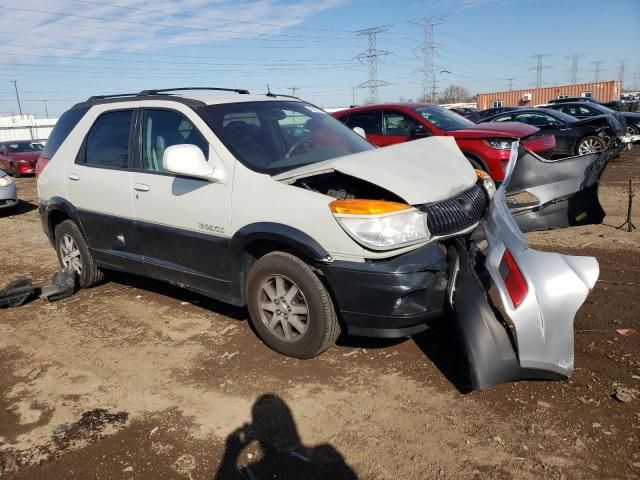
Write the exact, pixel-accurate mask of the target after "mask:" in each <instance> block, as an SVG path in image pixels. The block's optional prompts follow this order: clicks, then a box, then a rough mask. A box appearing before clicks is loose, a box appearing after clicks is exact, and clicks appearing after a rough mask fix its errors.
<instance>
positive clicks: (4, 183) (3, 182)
mask: <svg viewBox="0 0 640 480" xmlns="http://www.w3.org/2000/svg"><path fill="white" fill-rule="evenodd" d="M12 183H13V178H11V177H10V176H9V175H5V176H4V177H0V187H8V186H9V185H11V184H12Z"/></svg>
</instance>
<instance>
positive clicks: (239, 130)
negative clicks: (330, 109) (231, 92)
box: [197, 100, 375, 175]
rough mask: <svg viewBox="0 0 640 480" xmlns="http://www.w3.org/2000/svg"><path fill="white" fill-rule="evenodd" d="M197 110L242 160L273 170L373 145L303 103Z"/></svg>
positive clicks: (255, 167) (261, 169) (247, 104)
mask: <svg viewBox="0 0 640 480" xmlns="http://www.w3.org/2000/svg"><path fill="white" fill-rule="evenodd" d="M197 112H198V114H199V115H200V116H201V117H202V118H203V119H204V120H205V122H206V123H207V125H208V126H209V127H210V128H211V130H212V131H213V132H214V133H215V135H216V136H217V137H218V138H219V139H220V141H221V142H222V143H223V144H224V145H225V146H226V147H227V148H228V149H229V150H230V151H231V153H233V154H234V155H235V156H236V158H238V160H240V161H241V162H242V163H243V164H245V165H246V166H248V167H249V168H251V169H253V170H256V171H259V172H264V173H268V174H270V175H275V174H278V173H281V172H284V171H287V170H291V169H294V168H297V167H301V166H303V165H309V164H313V163H318V162H322V161H324V160H330V159H333V158H337V157H341V156H344V155H350V154H353V153H359V152H364V151H366V150H372V149H373V148H375V147H373V145H371V144H370V143H368V142H367V141H366V140H364V139H363V138H362V137H360V135H358V134H357V133H355V132H354V131H352V130H350V129H349V128H347V127H345V126H344V125H343V124H342V123H340V122H339V121H338V120H336V119H335V118H333V117H332V116H331V115H329V114H327V113H325V112H324V111H322V110H320V109H319V108H317V107H314V106H312V105H308V104H306V103H303V102H297V101H278V100H275V101H262V102H260V101H258V102H239V103H225V104H218V105H208V106H206V107H202V108H199V109H198V110H197Z"/></svg>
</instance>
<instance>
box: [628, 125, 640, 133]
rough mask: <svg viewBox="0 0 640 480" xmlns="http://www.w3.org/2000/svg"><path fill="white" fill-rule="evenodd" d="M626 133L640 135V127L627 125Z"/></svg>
mask: <svg viewBox="0 0 640 480" xmlns="http://www.w3.org/2000/svg"><path fill="white" fill-rule="evenodd" d="M627 133H628V134H629V135H640V129H638V127H636V126H635V125H627Z"/></svg>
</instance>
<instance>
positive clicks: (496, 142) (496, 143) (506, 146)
mask: <svg viewBox="0 0 640 480" xmlns="http://www.w3.org/2000/svg"><path fill="white" fill-rule="evenodd" d="M482 143H484V144H485V145H489V146H490V147H491V148H496V149H498V150H511V144H512V143H513V141H512V140H503V139H501V138H487V139H485V140H482Z"/></svg>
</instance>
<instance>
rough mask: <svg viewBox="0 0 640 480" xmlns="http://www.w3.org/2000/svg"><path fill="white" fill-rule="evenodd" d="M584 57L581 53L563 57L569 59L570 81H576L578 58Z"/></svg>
mask: <svg viewBox="0 0 640 480" xmlns="http://www.w3.org/2000/svg"><path fill="white" fill-rule="evenodd" d="M583 57H584V54H582V53H574V54H572V55H569V56H567V57H565V58H568V59H569V60H571V83H572V84H576V83H578V60H580V59H581V58H583Z"/></svg>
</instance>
